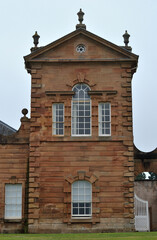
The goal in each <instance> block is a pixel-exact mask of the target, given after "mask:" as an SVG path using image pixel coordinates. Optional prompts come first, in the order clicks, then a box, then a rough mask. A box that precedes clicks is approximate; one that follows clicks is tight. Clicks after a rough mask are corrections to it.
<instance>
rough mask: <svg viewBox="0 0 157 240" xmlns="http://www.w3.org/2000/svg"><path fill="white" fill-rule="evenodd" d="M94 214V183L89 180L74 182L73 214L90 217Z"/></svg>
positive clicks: (74, 215)
mask: <svg viewBox="0 0 157 240" xmlns="http://www.w3.org/2000/svg"><path fill="white" fill-rule="evenodd" d="M91 215H92V185H91V183H89V182H87V181H76V182H74V183H73V184H72V216H73V217H90V216H91Z"/></svg>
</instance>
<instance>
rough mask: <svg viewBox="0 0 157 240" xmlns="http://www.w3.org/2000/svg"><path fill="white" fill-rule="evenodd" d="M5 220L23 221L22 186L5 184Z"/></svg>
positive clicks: (19, 184)
mask: <svg viewBox="0 0 157 240" xmlns="http://www.w3.org/2000/svg"><path fill="white" fill-rule="evenodd" d="M4 217H5V219H22V184H21V183H17V184H11V183H6V184H5V214H4Z"/></svg>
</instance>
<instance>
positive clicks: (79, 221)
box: [64, 217, 100, 224]
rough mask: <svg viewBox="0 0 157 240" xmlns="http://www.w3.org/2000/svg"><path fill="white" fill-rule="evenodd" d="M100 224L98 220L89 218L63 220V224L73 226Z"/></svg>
mask: <svg viewBox="0 0 157 240" xmlns="http://www.w3.org/2000/svg"><path fill="white" fill-rule="evenodd" d="M99 222H100V218H94V217H89V218H87V217H86V218H74V217H72V218H71V219H68V218H66V219H64V223H67V224H73V223H91V224H96V223H99Z"/></svg>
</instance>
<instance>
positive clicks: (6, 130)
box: [0, 121, 17, 136]
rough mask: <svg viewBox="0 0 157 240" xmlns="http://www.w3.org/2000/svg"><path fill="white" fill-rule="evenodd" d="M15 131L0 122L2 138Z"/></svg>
mask: <svg viewBox="0 0 157 240" xmlns="http://www.w3.org/2000/svg"><path fill="white" fill-rule="evenodd" d="M16 131H17V130H16V129H14V128H12V127H10V126H9V125H8V124H6V123H4V122H2V121H0V134H1V135H4V136H8V135H11V134H13V133H15V132H16Z"/></svg>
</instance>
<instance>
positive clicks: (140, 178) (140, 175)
mask: <svg viewBox="0 0 157 240" xmlns="http://www.w3.org/2000/svg"><path fill="white" fill-rule="evenodd" d="M145 179H146V174H145V173H144V172H142V173H140V174H139V175H138V176H137V177H136V178H135V180H136V181H138V180H145Z"/></svg>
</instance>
